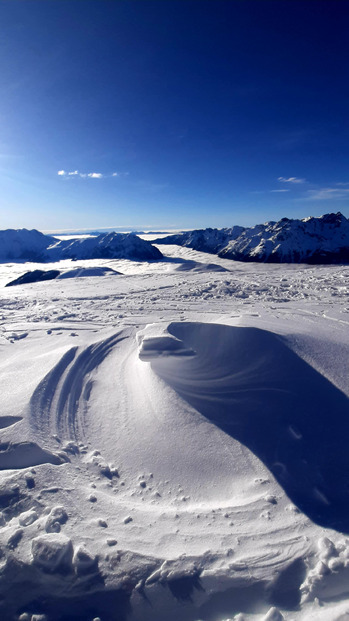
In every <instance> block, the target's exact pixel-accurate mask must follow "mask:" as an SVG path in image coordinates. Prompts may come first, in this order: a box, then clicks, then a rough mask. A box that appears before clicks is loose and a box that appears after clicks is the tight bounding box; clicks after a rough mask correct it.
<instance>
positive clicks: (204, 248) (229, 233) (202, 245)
mask: <svg viewBox="0 0 349 621" xmlns="http://www.w3.org/2000/svg"><path fill="white" fill-rule="evenodd" d="M244 230H245V229H244V227H242V226H233V227H232V228H225V229H198V230H194V231H186V232H185V233H179V234H177V235H168V236H167V237H163V238H160V239H155V240H154V241H153V243H154V244H177V245H178V246H186V247H187V248H193V250H199V251H200V252H211V253H213V254H217V253H218V252H219V251H220V250H222V248H224V247H225V246H226V245H227V243H228V242H229V241H230V240H232V239H237V237H239V235H240V234H241V233H242V232H243V231H244Z"/></svg>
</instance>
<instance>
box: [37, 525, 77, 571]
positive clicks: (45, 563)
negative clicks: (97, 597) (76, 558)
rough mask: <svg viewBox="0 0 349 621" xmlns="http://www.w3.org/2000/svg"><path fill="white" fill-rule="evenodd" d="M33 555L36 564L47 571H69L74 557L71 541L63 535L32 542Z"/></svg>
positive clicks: (48, 535) (52, 535)
mask: <svg viewBox="0 0 349 621" xmlns="http://www.w3.org/2000/svg"><path fill="white" fill-rule="evenodd" d="M32 555H33V561H34V563H36V564H37V565H39V566H40V567H41V568H42V569H43V570H45V571H49V572H55V571H59V570H61V569H68V568H69V567H70V566H71V562H72V556H73V546H72V542H71V539H69V537H66V536H65V535H62V534H61V533H50V534H47V535H40V536H39V537H35V539H33V541H32Z"/></svg>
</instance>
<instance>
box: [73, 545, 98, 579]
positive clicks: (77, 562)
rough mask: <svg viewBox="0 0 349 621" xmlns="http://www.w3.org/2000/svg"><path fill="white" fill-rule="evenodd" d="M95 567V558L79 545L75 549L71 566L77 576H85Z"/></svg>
mask: <svg viewBox="0 0 349 621" xmlns="http://www.w3.org/2000/svg"><path fill="white" fill-rule="evenodd" d="M96 565H97V557H96V556H94V555H93V554H91V552H89V550H87V549H86V548H85V546H83V545H80V546H78V547H77V548H76V550H75V552H74V556H73V566H74V568H75V571H76V573H77V574H86V573H88V572H90V571H93V569H94V568H95V567H96Z"/></svg>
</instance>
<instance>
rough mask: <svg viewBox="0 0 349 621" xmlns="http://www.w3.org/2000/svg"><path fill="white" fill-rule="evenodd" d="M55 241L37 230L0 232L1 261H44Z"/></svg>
mask: <svg viewBox="0 0 349 621" xmlns="http://www.w3.org/2000/svg"><path fill="white" fill-rule="evenodd" d="M55 241H56V240H55V238H54V237H49V236H48V235H44V234H43V233H40V232H39V231H36V230H35V229H33V230H32V231H28V230H27V229H17V230H16V229H7V230H5V231H0V261H2V262H5V261H43V260H44V257H45V250H46V248H48V246H50V245H52V244H53V243H55Z"/></svg>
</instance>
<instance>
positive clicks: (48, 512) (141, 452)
mask: <svg viewBox="0 0 349 621" xmlns="http://www.w3.org/2000/svg"><path fill="white" fill-rule="evenodd" d="M162 248H164V247H163V246H162ZM166 252H167V253H168V256H167V259H166V260H165V261H161V262H159V263H158V264H134V263H133V262H132V265H127V262H126V261H99V262H97V267H99V266H100V267H111V268H112V269H114V270H117V271H120V272H121V273H122V274H124V275H123V276H118V277H117V278H114V277H113V278H110V277H109V276H107V275H105V276H103V275H101V276H100V277H99V278H91V277H89V276H87V277H86V278H71V279H68V278H67V279H66V280H61V281H58V280H53V281H50V282H45V283H40V282H38V283H33V284H27V285H22V286H18V287H12V288H9V289H3V290H2V291H3V295H2V296H1V299H0V317H1V332H0V348H1V357H0V381H1V387H2V404H1V411H0V429H1V446H0V468H1V470H2V472H1V478H0V505H1V515H0V538H1V544H0V545H1V558H0V565H1V573H0V592H1V595H2V598H3V599H2V600H1V601H0V611H1V613H2V615H3V618H4V619H7V618H8V619H19V618H21V617H23V615H27V618H29V619H31V621H33V619H37V618H40V616H41V617H42V616H43V615H44V616H45V617H44V618H46V620H47V621H56V620H58V619H71V618H74V619H81V620H82V619H84V620H88V621H89V620H91V621H92V619H95V618H96V617H100V619H101V620H102V621H109V620H112V621H114V620H116V621H120V620H121V621H123V620H124V619H125V620H126V619H129V620H130V621H148V619H149V621H150V620H152V621H160V620H163V619H165V618H166V619H169V621H171V620H172V619H173V621H175V620H177V619H179V618H180V619H183V621H186V620H187V621H198V620H199V619H200V620H203V621H211V620H212V621H223V620H226V619H235V620H237V619H238V620H239V621H242V620H243V619H245V620H246V621H262V620H263V621H270V620H272V621H278V620H280V619H285V620H286V621H291V620H293V621H305V620H308V619H309V620H311V621H312V620H315V619H316V620H317V619H319V620H320V621H322V620H325V619H326V620H328V621H334V620H336V621H339V620H340V621H343V620H344V619H345V618H346V616H348V615H349V602H348V600H347V595H346V593H347V579H348V571H349V570H348V558H349V554H348V550H349V542H348V540H347V534H348V523H347V517H346V516H347V504H346V503H347V491H346V470H345V468H346V464H347V457H346V446H347V445H348V444H347V433H348V431H347V428H346V423H345V418H346V412H347V411H348V410H347V409H346V408H347V400H346V399H347V397H346V395H347V394H348V392H349V390H348V388H349V386H348V377H347V373H346V371H345V360H346V358H345V356H346V355H347V347H348V330H347V325H348V312H349V304H348V299H347V293H348V273H349V269H348V268H346V267H343V266H332V267H317V268H314V267H305V266H287V265H282V266H273V265H270V266H265V265H258V266H256V265H252V264H246V265H245V264H240V263H234V264H232V263H231V262H228V261H224V260H222V259H217V265H218V266H220V267H222V268H225V269H227V264H229V266H230V268H229V271H228V272H224V273H220V272H217V271H216V270H215V269H213V268H211V267H209V266H208V264H209V262H210V261H211V260H212V256H211V255H204V254H203V253H197V252H195V251H193V250H189V249H184V248H178V247H177V248H176V247H166ZM186 262H187V263H186ZM130 263H131V262H130ZM188 263H189V264H188ZM183 265H184V266H185V267H186V268H185V269H184V270H183V269H180V270H178V269H177V268H178V267H181V266H183ZM198 265H199V269H198ZM200 265H201V266H202V267H200ZM61 266H62V264H60V268H61ZM89 266H92V262H81V263H80V264H79V263H78V264H77V265H76V267H77V269H80V267H81V268H83V267H87V268H88V267H89ZM70 267H71V263H70V262H67V264H66V265H64V269H67V270H68V269H70ZM16 270H19V266H16V268H15V270H12V268H9V267H7V266H5V265H3V266H2V273H1V278H2V282H3V283H4V284H5V283H6V281H8V280H9V279H10V278H12V277H13V273H14V271H16ZM22 270H23V272H24V271H28V265H26V266H22ZM16 273H17V274H18V275H20V274H19V272H18V271H17V272H16ZM9 274H11V276H10V277H9ZM23 618H24V617H23Z"/></svg>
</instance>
